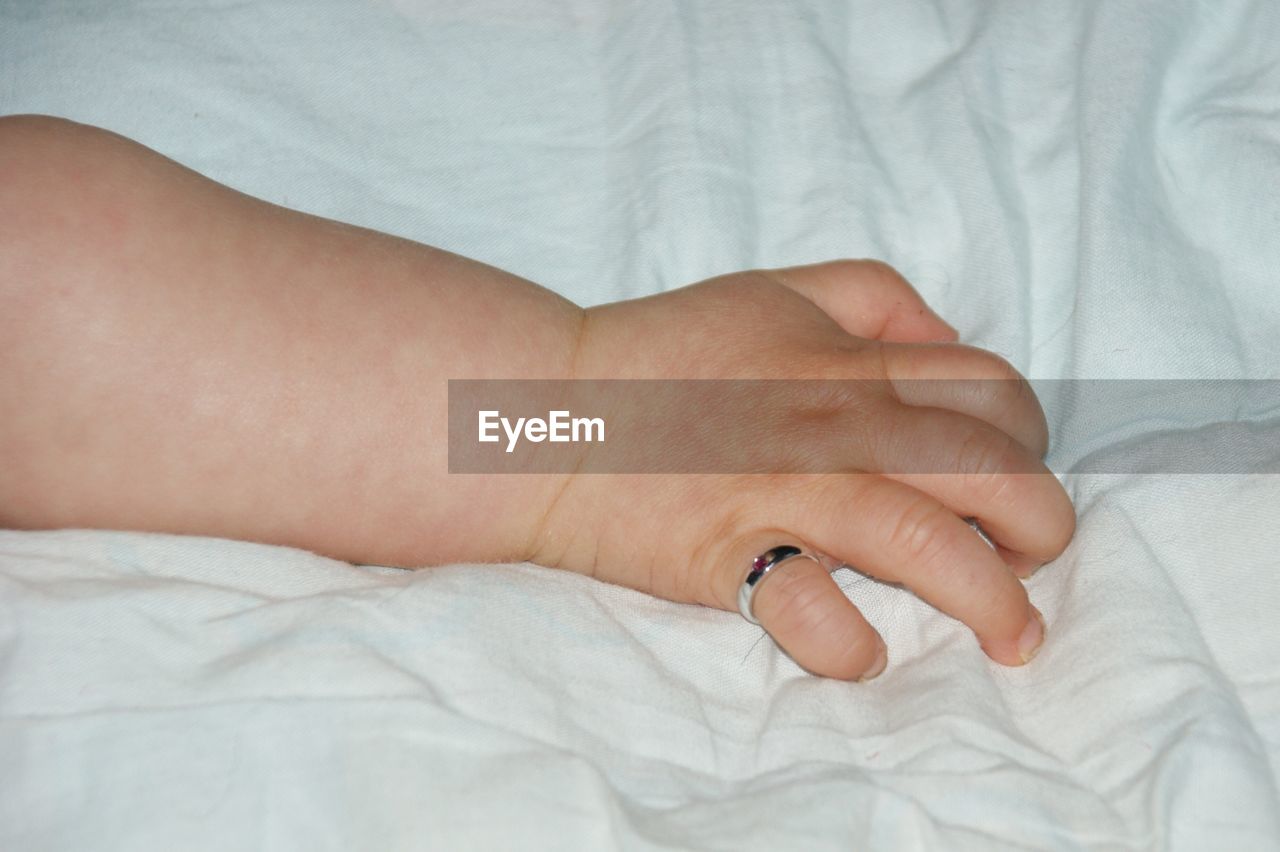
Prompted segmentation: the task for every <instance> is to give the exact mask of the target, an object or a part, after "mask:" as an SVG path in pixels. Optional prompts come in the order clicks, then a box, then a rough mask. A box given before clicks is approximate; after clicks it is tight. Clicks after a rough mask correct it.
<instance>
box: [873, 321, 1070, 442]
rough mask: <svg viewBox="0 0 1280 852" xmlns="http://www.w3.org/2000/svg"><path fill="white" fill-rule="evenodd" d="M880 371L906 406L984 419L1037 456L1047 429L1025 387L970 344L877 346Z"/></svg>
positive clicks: (1025, 383)
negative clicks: (880, 354)
mask: <svg viewBox="0 0 1280 852" xmlns="http://www.w3.org/2000/svg"><path fill="white" fill-rule="evenodd" d="M881 352H882V357H883V360H884V368H885V372H886V373H887V374H888V377H889V380H890V381H891V382H892V384H893V389H894V391H895V392H896V393H897V395H898V398H899V399H900V400H901V401H902V402H905V403H906V404H908V405H917V406H927V407H932V408H949V409H951V410H952V411H958V412H960V413H961V414H968V415H969V416H970V417H976V418H978V419H979V420H985V421H986V422H987V423H990V424H991V425H992V426H995V427H996V428H997V429H1000V430H1001V431H1003V432H1006V433H1008V434H1009V435H1011V436H1013V438H1014V439H1016V440H1017V441H1018V442H1019V443H1021V444H1022V445H1023V446H1024V447H1026V448H1027V449H1029V450H1030V451H1031V452H1033V453H1035V455H1036V456H1037V457H1039V458H1044V454H1045V453H1046V452H1047V451H1048V449H1049V426H1048V423H1047V422H1046V421H1045V416H1044V409H1043V408H1041V406H1040V401H1039V400H1038V399H1037V398H1036V395H1035V391H1034V390H1032V388H1031V383H1030V382H1028V381H1027V380H1026V379H1025V378H1023V376H1022V374H1021V373H1019V372H1018V371H1017V370H1015V369H1014V368H1013V366H1012V365H1011V364H1009V362H1008V361H1005V360H1004V359H1003V358H1001V357H1000V356H999V355H996V354H994V353H992V352H987V351H985V350H982V349H977V348H975V347H972V346H959V345H955V344H939V345H936V346H894V345H886V346H884V347H883V348H882V350H881Z"/></svg>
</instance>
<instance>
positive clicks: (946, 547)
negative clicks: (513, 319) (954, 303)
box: [532, 261, 1075, 678]
mask: <svg viewBox="0 0 1280 852" xmlns="http://www.w3.org/2000/svg"><path fill="white" fill-rule="evenodd" d="M955 341H956V332H955V331H954V330H953V329H952V328H951V327H950V326H948V325H947V324H946V323H944V322H943V321H942V320H941V319H940V318H938V317H937V316H936V315H935V314H933V312H932V311H930V310H929V309H928V307H927V306H926V305H925V304H924V302H923V301H922V300H921V299H920V297H919V295H918V294H916V292H915V291H914V290H913V289H912V288H911V287H910V285H909V284H907V283H906V281H905V280H903V279H902V278H901V277H900V276H899V275H898V274H897V273H895V272H894V271H893V270H892V269H890V268H889V267H887V266H885V265H883V264H880V263H876V262H869V261H838V262H832V263H825V264H818V265H815V266H806V267H796V268H791V269H784V270H774V271H752V272H744V273H739V274H734V275H728V276H724V277H720V278H715V279H711V280H709V281H705V282H702V283H700V284H696V285H694V286H691V287H688V288H685V289H682V290H677V291H674V292H670V293H664V294H661V295H657V296H652V297H648V298H644V299H638V300H635V301H630V302H622V303H616V304H612V305H604V306H601V307H598V308H593V309H591V310H589V311H588V312H587V319H586V322H585V324H584V327H583V330H582V333H581V337H580V340H579V344H578V352H577V356H576V357H575V359H574V368H573V374H574V377H575V378H611V379H658V378H661V379H691V378H716V379H730V378H743V379H748V378H749V379H842V380H848V379H861V380H876V381H858V382H848V383H846V384H845V385H842V386H841V387H846V388H847V389H848V390H847V393H846V394H845V395H844V396H843V397H842V398H840V399H838V400H836V401H834V402H833V401H832V399H831V398H830V396H829V395H824V396H823V397H822V398H820V399H818V398H815V399H813V400H810V401H806V400H803V399H801V400H800V401H799V402H798V403H797V404H796V405H795V406H794V407H792V408H790V409H788V410H786V411H782V412H774V415H775V416H771V417H768V418H761V419H760V420H759V423H758V424H756V425H755V426H754V427H753V429H751V430H746V431H744V432H743V433H742V434H744V435H746V436H747V437H746V438H741V439H740V440H748V441H751V442H753V448H754V449H755V450H756V451H757V452H763V453H765V454H766V455H767V454H769V453H777V454H778V462H779V469H785V468H786V466H787V458H794V457H795V456H796V455H797V454H798V455H799V456H801V457H803V458H806V459H808V460H810V464H811V468H812V469H813V470H817V471H823V472H818V473H808V474H776V475H734V474H723V475H719V474H717V475H696V476H695V475H682V474H670V475H667V474H663V475H625V474H609V475H591V476H583V475H578V476H572V477H569V478H568V479H567V480H566V484H565V485H564V487H563V488H562V490H561V491H560V492H559V494H558V496H557V497H555V499H554V500H553V502H552V504H551V505H550V507H549V508H548V510H547V512H546V514H545V516H544V517H543V519H542V521H541V523H540V525H539V527H538V530H537V536H536V538H535V539H534V541H535V545H534V551H535V552H534V553H533V554H532V559H533V560H534V561H537V562H540V563H542V564H548V565H554V566H558V567H564V568H568V569H570V570H574V571H579V572H582V573H587V574H591V575H593V576H595V577H597V578H599V579H601V580H606V581H608V582H613V583H618V584H622V585H626V586H630V587H633V588H636V589H640V590H643V591H646V592H649V593H652V594H655V595H659V596H661V597H664V598H668V599H670V600H674V601H681V602H697V603H702V604H705V605H708V606H714V607H719V608H721V609H725V610H729V611H735V612H736V610H737V593H738V588H739V586H740V584H741V583H742V581H743V578H744V576H745V574H746V573H747V571H748V570H749V568H750V565H751V562H752V559H753V558H754V557H755V556H757V555H759V554H761V553H763V552H764V551H766V550H768V549H769V548H770V547H773V546H775V545H778V544H786V543H800V544H803V545H805V546H807V547H810V548H814V549H817V550H818V551H821V552H824V553H826V554H829V555H831V556H832V557H834V558H835V559H837V560H839V561H842V562H845V563H848V564H850V565H853V566H856V567H857V568H858V569H859V570H861V571H863V572H865V573H867V574H870V575H872V576H874V577H877V578H880V579H882V580H886V581H889V582H894V583H901V584H903V585H905V586H906V587H907V588H909V589H911V590H912V591H914V592H915V593H916V594H917V595H919V596H920V597H921V598H922V599H924V600H926V601H928V602H929V603H931V604H932V605H934V606H936V607H937V608H938V609H940V610H942V611H943V612H946V613H948V614H950V615H952V616H954V617H955V618H957V619H959V620H961V621H963V622H964V623H965V624H967V625H968V626H969V627H970V628H971V629H972V630H973V631H974V633H975V634H976V635H977V637H978V640H979V642H980V644H981V646H982V648H983V650H984V651H985V652H986V653H987V654H988V656H990V657H991V658H992V659H993V660H996V661H997V662H1000V663H1003V664H1006V665H1020V664H1022V663H1024V662H1026V661H1027V660H1028V659H1030V656H1031V655H1032V654H1034V653H1035V651H1036V649H1037V648H1038V646H1039V644H1040V641H1041V639H1042V636H1043V621H1042V619H1041V617H1040V615H1039V613H1038V612H1037V611H1036V610H1035V609H1034V607H1032V605H1031V604H1030V602H1029V600H1028V598H1027V594H1026V590H1025V589H1024V587H1023V585H1022V583H1021V582H1019V578H1025V577H1026V576H1028V575H1029V574H1030V572H1031V571H1033V570H1034V569H1035V568H1036V567H1037V566H1039V565H1040V564H1042V563H1044V562H1046V561H1048V560H1051V559H1053V558H1055V557H1056V556H1057V555H1058V554H1060V553H1061V552H1062V550H1063V549H1064V548H1065V547H1066V544H1067V542H1068V541H1069V540H1070V538H1071V535H1072V532H1073V531H1074V527H1075V515H1074V510H1073V508H1072V506H1071V503H1070V501H1069V499H1068V498H1067V495H1066V493H1065V492H1064V491H1063V489H1062V488H1061V486H1060V485H1059V484H1058V482H1057V480H1056V479H1055V478H1054V476H1053V475H1052V474H1051V473H1050V472H1049V471H1048V469H1047V468H1045V467H1044V465H1043V464H1042V463H1041V458H1042V457H1043V455H1044V452H1045V449H1046V447H1047V443H1048V435H1047V429H1046V425H1045V420H1044V415H1043V412H1042V411H1041V409H1040V406H1039V404H1038V402H1037V401H1036V399H1035V396H1034V394H1033V393H1032V391H1031V389H1030V386H1029V385H1028V384H1027V382H1026V381H1025V379H1023V378H1022V377H1021V376H1020V375H1018V373H1017V372H1016V371H1015V370H1014V369H1013V368H1012V367H1010V366H1009V365H1008V364H1007V363H1006V362H1004V361H1003V360H1001V359H1000V358H999V357H997V356H995V355H992V354H990V353H988V352H984V351H982V350H978V349H975V348H972V347H967V346H962V345H959V344H957V343H956V342H955ZM962 378H963V379H982V380H989V379H995V380H1001V381H996V382H986V381H984V382H980V383H964V382H955V383H949V382H928V381H924V382H920V381H914V380H919V379H962ZM741 416H742V417H748V416H750V412H742V413H741ZM784 456H785V457H787V458H784ZM921 470H924V471H926V472H920V471H921ZM826 471H845V472H842V473H831V472H826ZM970 517H972V518H977V519H978V520H979V521H980V523H981V525H982V527H983V529H984V530H985V531H986V532H987V534H988V535H989V536H990V537H991V539H992V540H993V542H994V544H995V549H994V550H993V549H992V548H991V547H989V546H988V545H987V544H986V543H985V542H983V541H982V539H981V538H979V537H978V536H977V535H976V534H975V533H974V531H973V530H972V529H971V528H970V527H969V526H968V524H966V523H965V521H964V520H963V519H965V518H970ZM754 611H755V614H756V616H757V617H758V618H759V619H760V622H761V624H762V625H763V626H764V628H765V629H766V630H767V631H768V632H769V634H770V635H771V636H772V637H773V638H774V639H775V640H776V641H777V643H778V644H779V645H780V646H781V647H782V648H783V649H784V650H785V651H786V652H787V653H789V654H790V655H791V656H792V657H793V658H794V659H795V661H796V662H797V663H799V664H800V665H801V666H803V667H804V668H806V669H808V670H809V671H811V672H814V673H816V674H820V675H826V676H830V677H838V678H856V677H859V676H863V677H866V676H874V675H875V674H877V673H878V672H879V670H880V669H882V668H883V665H884V659H885V653H886V649H885V647H884V643H883V640H881V639H880V637H879V636H878V635H877V634H876V632H875V631H874V629H873V628H872V627H871V626H870V625H869V624H868V623H867V621H866V619H865V618H864V617H863V616H862V614H861V613H860V612H859V611H858V609H857V608H856V607H855V606H854V604H853V603H851V602H850V601H849V600H848V599H847V598H846V597H845V596H844V595H843V594H842V593H841V591H840V589H839V587H838V586H837V585H836V583H835V581H834V580H833V579H832V578H831V576H830V575H829V574H828V573H827V571H826V570H824V569H823V568H821V567H819V566H818V565H817V564H815V563H813V562H811V561H809V560H803V559H793V560H790V561H788V562H785V563H783V564H782V565H781V566H780V567H779V568H778V569H777V571H776V572H775V574H774V575H771V576H770V577H769V578H768V579H767V580H766V581H765V582H764V583H763V584H762V585H761V587H760V589H759V592H758V594H757V596H756V600H755V605H754Z"/></svg>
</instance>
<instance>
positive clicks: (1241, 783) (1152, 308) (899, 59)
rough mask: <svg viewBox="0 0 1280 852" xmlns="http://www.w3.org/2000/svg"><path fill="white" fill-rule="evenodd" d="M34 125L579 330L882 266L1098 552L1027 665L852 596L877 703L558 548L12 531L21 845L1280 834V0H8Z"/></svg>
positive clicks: (920, 607)
mask: <svg viewBox="0 0 1280 852" xmlns="http://www.w3.org/2000/svg"><path fill="white" fill-rule="evenodd" d="M18 112H40V113H50V114H54V115H61V116H65V117H67V118H72V119H75V120H77V121H82V122H87V123H91V124H97V125H101V126H103V127H107V128H109V129H111V130H115V131H117V132H120V133H123V134H124V135H126V136H130V137H132V138H135V139H137V140H139V141H141V142H143V143H144V144H147V145H149V146H151V147H153V148H155V149H157V150H159V151H160V152H162V153H164V154H166V155H167V156H170V157H172V158H174V159H176V160H178V161H179V162H182V163H184V164H186V165H189V166H191V167H193V168H195V169H197V170H199V171H201V172H203V173H204V174H207V175H209V176H210V177H212V178H214V179H216V180H219V181H222V182H224V183H227V184H229V185H231V186H233V187H235V188H237V189H240V190H243V191H245V192H247V193H250V194H252V195H256V196H259V197H262V198H265V199H267V200H270V201H273V202H276V203H279V204H283V205H286V206H289V207H294V208H297V209H301V210H305V211H307V212H310V213H316V214H319V215H323V216H329V217H332V218H335V219H340V220H343V221H348V222H353V223H356V224H359V225H364V226H368V227H372V228H378V229H381V230H384V231H388V232H391V233H394V234H398V235H401V236H405V237H409V238H412V239H415V240H419V241H422V242H426V243H430V244H433V245H438V246H441V247H444V248H447V249H450V250H452V251H455V252H458V253H461V254H464V255H468V256H471V257H475V258H478V259H480V260H483V261H485V262H487V263H490V264H493V265H495V266H499V267H502V268H505V269H508V270H511V271H513V272H515V273H517V274H520V275H523V276H526V277H528V278H531V279H533V280H536V281H538V282H540V283H543V284H545V285H547V286H549V287H551V288H553V289H555V290H557V291H558V292H561V293H563V294H564V295H566V296H568V297H570V298H573V299H575V300H576V301H578V302H580V303H583V304H597V303H601V302H606V301H611V300H615V299H620V298H629V297H634V296H638V295H643V294H646V293H652V292H658V291H662V290H666V289H671V288H675V287H678V286H682V285H684V284H686V283H689V282H692V281H696V280H699V279H702V278H706V277H708V276H711V275H715V274H719V273H724V272H729V271H734V270H739V269H746V268H750V267H757V266H770V267H776V266H784V265H788V264H794V263H807V262H812V261H816V260H820V259H826V258H832V257H875V258H880V259H883V260H886V261H888V262H890V263H892V264H894V265H895V266H896V267H897V268H898V269H900V270H901V271H902V272H903V273H904V274H905V275H906V276H907V277H908V278H909V279H910V280H911V281H912V282H913V283H915V285H916V286H917V287H918V289H919V290H920V291H921V292H922V293H923V294H924V295H925V296H926V298H927V299H928V300H929V301H930V302H931V303H932V304H933V305H935V306H936V307H937V308H938V310H939V312H940V313H941V314H942V315H943V316H945V317H947V318H948V319H949V320H950V321H951V322H952V323H953V324H954V325H956V326H957V328H959V329H960V332H961V335H962V338H963V339H964V340H965V341H966V342H969V343H973V344H976V345H979V346H983V347H986V348H989V349H992V350H995V351H997V352H999V353H1001V354H1002V355H1004V356H1005V357H1006V358H1008V359H1009V360H1010V361H1011V362H1012V363H1013V364H1014V365H1015V366H1017V367H1018V369H1019V370H1021V371H1022V372H1023V373H1024V374H1025V375H1027V376H1029V377H1031V378H1032V379H1034V380H1035V381H1036V382H1037V383H1039V386H1040V387H1041V388H1042V389H1043V390H1042V398H1043V400H1044V402H1045V405H1046V409H1047V411H1048V415H1049V419H1050V423H1051V427H1052V429H1053V430H1054V434H1055V444H1054V448H1053V450H1052V451H1051V454H1050V464H1051V467H1053V469H1054V470H1055V472H1057V473H1058V474H1059V475H1060V476H1061V478H1062V481H1063V483H1064V485H1065V486H1066V487H1067V489H1068V491H1069V492H1070V493H1071V495H1072V497H1073V499H1074V501H1075V503H1076V506H1077V511H1078V516H1079V529H1078V533H1077V535H1076V537H1075V539H1074V541H1073V542H1072V544H1071V546H1070V547H1069V549H1068V550H1067V551H1066V553H1065V554H1064V555H1063V556H1062V557H1061V558H1060V559H1058V560H1057V561H1056V562H1054V563H1052V564H1051V565H1049V566H1047V567H1046V568H1044V569H1043V570H1042V571H1040V572H1039V573H1038V574H1037V575H1036V576H1035V577H1034V578H1033V579H1032V580H1031V581H1030V584H1029V588H1030V592H1031V596H1032V599H1033V600H1034V601H1035V603H1036V604H1037V606H1038V607H1039V608H1040V609H1041V611H1043V613H1044V614H1045V616H1046V620H1047V622H1048V625H1049V638H1048V641H1047V642H1046V644H1045V646H1044V648H1043V650H1042V652H1041V654H1040V655H1039V657H1037V658H1036V660H1035V661H1034V662H1033V663H1032V664H1031V665H1029V666H1027V667H1026V668H1022V669H1004V668H1001V667H999V666H996V665H994V664H992V663H990V662H989V661H988V660H987V659H986V657H984V656H983V655H982V653H981V652H980V650H979V649H978V647H977V644H976V642H975V641H974V639H973V637H972V635H971V634H970V633H969V632H968V631H967V629H965V628H964V627H963V626H962V625H959V624H958V623H956V622H954V621H952V620H951V619H949V618H947V617H945V616H942V615H940V614H939V613H937V612H936V611H934V610H932V609H931V608H929V607H928V606H927V605H925V604H923V603H921V602H920V601H918V600H916V599H915V598H913V597H912V596H911V595H909V594H907V593H905V592H903V591H901V590H897V589H893V588H890V587H887V586H883V585H880V584H876V583H872V582H869V581H866V580H864V579H862V578H860V577H859V576H858V575H856V574H852V573H851V572H840V573H839V574H837V575H836V576H837V578H838V579H839V580H840V582H841V584H842V586H843V587H845V589H846V592H847V593H848V594H849V595H850V596H851V597H853V598H854V599H855V600H856V601H857V602H858V603H859V605H860V606H861V607H862V608H863V611H864V612H865V613H866V615H867V617H868V619H869V620H870V621H871V622H872V624H873V625H875V626H876V628H877V629H878V630H879V631H880V632H881V633H882V634H883V635H884V637H885V639H886V641H887V643H888V646H889V648H890V653H891V663H890V668H889V670H888V671H887V672H886V673H885V674H884V675H883V676H882V677H880V678H879V679H877V680H876V681H873V682H871V683H868V684H850V683H842V682H836V681H830V680H822V679H818V678H814V677H811V676H809V675H807V674H805V673H804V672H803V671H801V670H800V669H798V668H797V667H796V666H795V665H794V663H792V662H791V661H790V660H789V659H788V658H787V657H786V656H785V655H783V654H781V653H780V652H779V651H778V650H777V649H776V648H775V647H774V646H773V645H772V643H770V642H769V641H767V640H765V641H760V633H759V630H758V628H754V627H753V626H752V625H750V624H748V623H746V622H745V621H744V620H743V619H742V618H741V617H739V616H738V615H736V614H733V613H726V612H719V611H713V610H709V609H703V608H699V607H693V606H683V605H678V604H673V603H668V602H665V601H661V600H657V599H653V598H650V597H647V596H645V595H642V594H639V593H636V592H633V591H629V590H626V589H622V588H617V587H613V586H608V585H604V584H601V583H597V582H595V581H592V580H590V579H588V578H585V577H580V576H577V575H570V574H566V573H559V572H553V571H550V570H546V569H542V568H539V567H536V566H532V565H452V566H444V567H438V568H433V569H431V570H424V571H416V572H412V571H402V570H395V569H390V568H384V567H379V566H366V565H350V564H347V563H344V562H337V561H334V560H331V559H326V558H323V557H320V556H317V555H314V554H311V553H307V552H304V551H299V550H294V549H289V548H282V547H273V546H267V545H260V544H252V543H245V542H236V541H226V540H218V539H211V538H195V537H181V536H165V535H151V534H138V533H127V532H113V531H92V530H58V531H41V532H32V531H12V530H9V531H0V848H3V849H12V850H82V849H110V850H115V849H120V850H126V849H127V850H140V849H165V850H170V849H183V850H202V849H209V850H227V849H308V850H325V849H386V850H391V849H419V848H438V849H450V850H453V849H470V848H477V849H479V848H485V849H512V848H519V849H605V848H618V849H726V850H727V849H733V850H742V849H761V850H765V849H768V850H778V849H806V850H816V849H833V850H835V849H841V850H844V849H853V848H873V849H937V848H946V849H982V850H988V849H1028V848H1033V849H1062V850H1074V849H1146V848H1168V849H1187V850H1191V849H1195V850H1199V849H1231V850H1243V849H1276V848H1280V794H1278V793H1277V786H1276V784H1277V782H1276V777H1277V776H1276V769H1277V760H1278V759H1280V619H1277V613H1280V477H1277V476H1276V475H1275V474H1276V473H1277V472H1280V393H1277V392H1276V391H1277V389H1278V388H1280V385H1276V384H1272V382H1274V381H1275V380H1277V379H1280V240H1278V239H1277V235H1278V234H1280V6H1277V5H1276V4H1274V3H1271V2H1266V0H1256V2H1243V1H1242V2H1236V1H1235V0H1224V2H1215V3H1205V2H1191V0H1166V2H1130V3H1119V2H1114V3H1108V2H1080V3H978V2H959V1H957V2H916V1H915V0H910V1H909V2H901V3H892V4H890V3H874V2H861V1H860V0H859V2H820V0H805V2H794V3H778V2H757V0H750V2H731V0H707V2H699V3H654V2H645V0H607V2H585V0H568V2H546V0H474V2H468V3H454V2H446V1H445V0H282V2H270V3H268V2H256V3H255V2H248V3H246V2H242V1H241V0H191V2H186V3H175V2H157V0H110V2H108V0H78V1H77V2H65V1H64V0H60V1H59V2H37V0H0V113H18ZM3 155H4V152H3V151H0V157H2V156H3ZM0 227H3V223H0ZM1111 382H1121V383H1122V384H1121V385H1113V384H1108V383H1111ZM1187 382H1205V383H1207V385H1206V386H1208V387H1213V388H1218V389H1221V388H1223V387H1232V388H1244V389H1246V390H1247V391H1248V393H1249V394H1250V396H1249V399H1250V400H1251V401H1250V402H1249V404H1248V405H1244V406H1242V405H1238V404H1235V405H1231V404H1228V405H1226V406H1225V409H1226V410H1225V413H1224V406H1221V405H1219V406H1199V407H1197V406H1190V407H1188V406H1177V405H1174V406H1172V407H1169V406H1165V407H1164V408H1162V409H1161V411H1162V412H1163V413H1160V414H1159V415H1155V414H1151V413H1150V412H1151V410H1152V409H1150V408H1148V407H1147V406H1146V405H1145V404H1141V402H1140V401H1141V400H1142V399H1144V398H1146V399H1147V400H1148V402H1152V401H1159V400H1167V398H1168V396H1167V389H1168V388H1170V387H1173V388H1179V387H1181V388H1183V389H1184V390H1185V389H1186V388H1187V387H1191V386H1190V385H1186V384H1180V383H1187ZM1096 387H1107V388H1114V387H1123V388H1124V392H1125V394H1127V396H1125V397H1124V398H1126V399H1129V400H1131V401H1132V400H1139V402H1137V403H1133V404H1125V405H1115V404H1095V405H1093V406H1092V408H1091V407H1090V406H1088V405H1082V404H1080V400H1081V399H1084V400H1086V401H1088V400H1096V399H1097V398H1098V395H1097V394H1096V393H1095V391H1094V390H1091V388H1096ZM1081 388H1084V389H1085V390H1083V391H1082V390H1081ZM1197 398H1199V397H1198V396H1197ZM1153 404H1154V403H1153ZM1180 416H1181V419H1179V418H1180ZM1242 424H1243V426H1244V427H1246V431H1247V435H1248V441H1247V443H1248V447H1247V452H1246V451H1244V450H1243V449H1241V447H1240V445H1239V444H1238V442H1239V441H1241V440H1243V439H1242V438H1241V434H1242V433H1241V431H1240V429H1241V425H1242ZM1188 460H1192V461H1195V460H1199V461H1200V462H1202V463H1200V464H1188ZM1205 460H1210V461H1208V462H1206V461H1205ZM0 475H3V472H2V471H0Z"/></svg>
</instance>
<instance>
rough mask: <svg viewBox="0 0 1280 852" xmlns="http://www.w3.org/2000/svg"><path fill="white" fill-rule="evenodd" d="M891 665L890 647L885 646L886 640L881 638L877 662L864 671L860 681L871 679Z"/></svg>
mask: <svg viewBox="0 0 1280 852" xmlns="http://www.w3.org/2000/svg"><path fill="white" fill-rule="evenodd" d="M887 665H889V649H888V648H886V647H885V644H884V640H883V639H882V640H880V650H879V651H878V652H876V659H875V662H874V663H872V664H871V668H869V669H867V670H866V671H865V672H863V673H862V677H860V678H858V682H859V683H862V682H863V681H865V680H871V679H872V678H873V677H876V676H877V675H879V674H880V673H881V672H882V671H884V667H885V666H887Z"/></svg>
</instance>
